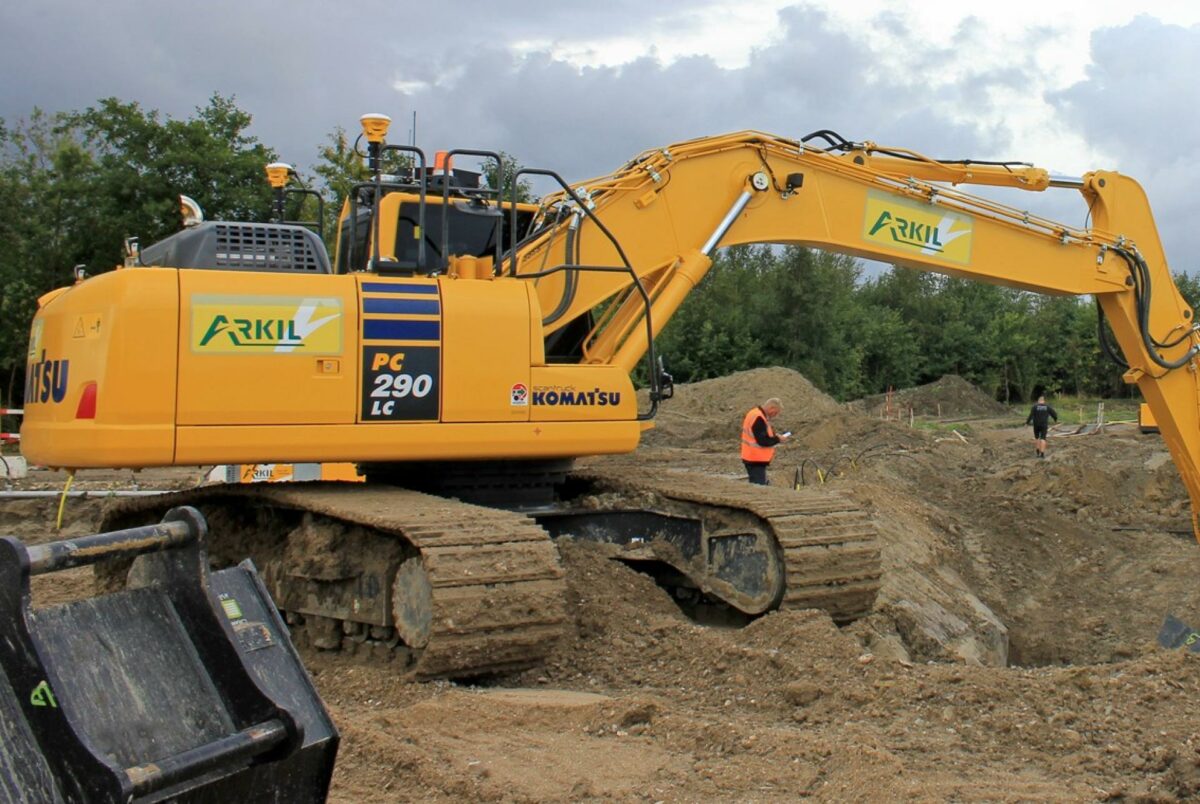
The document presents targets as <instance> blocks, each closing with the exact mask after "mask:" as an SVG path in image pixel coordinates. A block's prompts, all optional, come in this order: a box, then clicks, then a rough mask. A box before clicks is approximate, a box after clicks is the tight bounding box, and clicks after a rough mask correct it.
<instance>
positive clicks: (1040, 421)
mask: <svg viewBox="0 0 1200 804" xmlns="http://www.w3.org/2000/svg"><path fill="white" fill-rule="evenodd" d="M1051 419H1054V423H1055V424H1057V423H1058V414H1057V413H1055V412H1054V408H1052V407H1050V406H1049V405H1047V404H1046V397H1044V396H1039V397H1038V400H1037V404H1035V405H1034V406H1033V407H1032V408H1030V409H1029V416H1027V417H1026V419H1025V423H1026V424H1032V425H1033V445H1034V448H1035V449H1037V456H1038V457H1039V458H1045V457H1046V432H1047V431H1048V430H1049V429H1050V420H1051Z"/></svg>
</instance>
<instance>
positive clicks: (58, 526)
mask: <svg viewBox="0 0 1200 804" xmlns="http://www.w3.org/2000/svg"><path fill="white" fill-rule="evenodd" d="M74 480H75V472H74V471H70V472H67V484H66V485H65V486H63V492H62V496H61V497H59V498H58V519H56V520H55V521H54V529H55V530H62V518H63V511H64V510H65V509H66V507H67V492H68V491H70V490H71V483H72V481H74Z"/></svg>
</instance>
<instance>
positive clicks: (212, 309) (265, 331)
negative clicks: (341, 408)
mask: <svg viewBox="0 0 1200 804" xmlns="http://www.w3.org/2000/svg"><path fill="white" fill-rule="evenodd" d="M341 318H342V302H341V300H340V299H308V298H300V297H276V296H206V295H195V296H193V297H192V351H193V352H206V353H220V354H255V353H259V354H261V353H268V354H271V353H279V352H293V353H303V354H338V353H340V352H341V351H342V328H341V325H340V321H341Z"/></svg>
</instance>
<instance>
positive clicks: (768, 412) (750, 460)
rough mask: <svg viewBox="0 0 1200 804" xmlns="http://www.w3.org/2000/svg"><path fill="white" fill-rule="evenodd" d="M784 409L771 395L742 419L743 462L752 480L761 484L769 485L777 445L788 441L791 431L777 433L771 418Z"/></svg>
mask: <svg viewBox="0 0 1200 804" xmlns="http://www.w3.org/2000/svg"><path fill="white" fill-rule="evenodd" d="M782 410H783V403H782V402H780V401H779V400H778V399H776V398H775V397H771V398H770V399H768V400H767V401H766V402H763V403H762V404H761V405H759V406H757V407H754V408H751V409H750V411H749V412H748V413H747V414H746V418H744V419H742V463H744V464H745V465H746V474H747V475H749V476H750V482H751V483H755V484H757V485H759V486H766V485H768V481H767V466H769V465H770V463H771V459H772V458H774V457H775V445H776V444H779V443H780V442H783V441H787V440H788V439H789V438H791V437H792V434H791V433H781V434H779V435H776V434H775V430H774V428H772V427H771V420H772V419H774V418H775V417H776V416H778V415H779V414H780V412H781V411H782Z"/></svg>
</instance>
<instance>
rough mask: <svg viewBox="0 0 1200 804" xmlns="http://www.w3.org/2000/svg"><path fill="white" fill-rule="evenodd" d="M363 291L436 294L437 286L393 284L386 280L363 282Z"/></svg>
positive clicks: (433, 284) (434, 284)
mask: <svg viewBox="0 0 1200 804" xmlns="http://www.w3.org/2000/svg"><path fill="white" fill-rule="evenodd" d="M362 289H363V293H430V294H433V295H437V292H438V287H437V284H436V283H432V284H429V285H406V284H404V283H403V282H397V283H395V284H393V283H391V282H388V283H386V284H385V283H383V282H363V283H362Z"/></svg>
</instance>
